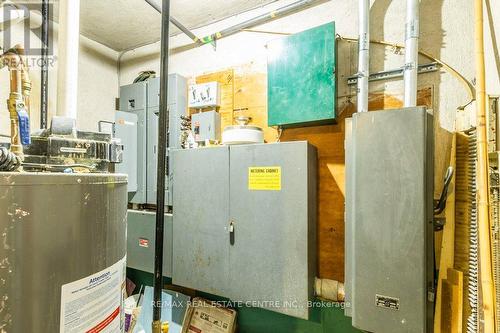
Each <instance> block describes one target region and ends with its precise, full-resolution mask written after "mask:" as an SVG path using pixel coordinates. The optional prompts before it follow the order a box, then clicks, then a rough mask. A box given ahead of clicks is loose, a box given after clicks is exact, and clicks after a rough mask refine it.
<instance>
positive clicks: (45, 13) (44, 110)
mask: <svg viewBox="0 0 500 333" xmlns="http://www.w3.org/2000/svg"><path fill="white" fill-rule="evenodd" d="M48 56H49V0H42V78H41V92H40V128H41V129H46V128H47V118H48V113H49V111H48V103H49V102H48V101H49V68H48V67H49V61H48Z"/></svg>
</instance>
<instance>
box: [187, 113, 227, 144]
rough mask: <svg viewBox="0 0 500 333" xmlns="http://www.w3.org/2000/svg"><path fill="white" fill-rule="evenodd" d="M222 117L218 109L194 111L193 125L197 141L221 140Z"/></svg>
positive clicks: (192, 116)
mask: <svg viewBox="0 0 500 333" xmlns="http://www.w3.org/2000/svg"><path fill="white" fill-rule="evenodd" d="M220 126H221V117H220V113H219V112H217V111H207V112H200V113H194V114H192V115H191V127H192V129H191V130H192V131H193V135H194V140H195V141H196V142H205V141H206V140H208V141H220V140H221V130H220Z"/></svg>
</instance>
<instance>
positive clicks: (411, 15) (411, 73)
mask: <svg viewBox="0 0 500 333" xmlns="http://www.w3.org/2000/svg"><path fill="white" fill-rule="evenodd" d="M419 5H420V1H419V0H407V4H406V32H405V67H404V84H405V97H404V106H405V107H411V106H417V69H418V38H419V33H420V31H419V30H420V28H419Z"/></svg>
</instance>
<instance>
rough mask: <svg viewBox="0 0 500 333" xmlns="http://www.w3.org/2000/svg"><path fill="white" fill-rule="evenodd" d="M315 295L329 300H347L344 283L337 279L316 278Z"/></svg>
mask: <svg viewBox="0 0 500 333" xmlns="http://www.w3.org/2000/svg"><path fill="white" fill-rule="evenodd" d="M314 295H315V296H317V297H319V298H322V299H325V300H328V301H334V302H343V301H344V300H345V289H344V284H343V283H341V282H338V281H335V280H328V279H318V278H316V279H315V280H314Z"/></svg>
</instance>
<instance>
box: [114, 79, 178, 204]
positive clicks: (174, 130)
mask: <svg viewBox="0 0 500 333" xmlns="http://www.w3.org/2000/svg"><path fill="white" fill-rule="evenodd" d="M168 80H169V88H168V108H169V130H168V131H169V149H174V148H180V135H181V122H182V121H181V116H185V115H187V112H188V109H187V81H186V79H185V78H183V77H182V76H180V75H177V74H170V75H169V76H168ZM160 83H161V81H160V78H154V79H149V80H148V81H146V82H139V83H134V84H131V85H126V86H123V87H121V88H120V111H121V112H130V113H134V114H135V115H136V116H137V128H136V131H137V153H136V157H135V158H133V157H132V154H127V149H128V148H127V146H126V145H125V147H124V150H125V152H124V160H123V163H122V165H121V167H119V168H121V169H123V170H124V171H127V174H129V173H130V172H131V170H134V169H135V170H137V176H136V178H137V188H136V189H135V188H134V187H133V186H130V187H129V201H130V202H131V203H135V204H156V188H157V186H156V177H157V173H156V170H157V160H158V153H157V152H158V118H159V110H160V99H159V94H160ZM119 117H121V113H120V112H119V113H117V115H116V123H117V122H118V120H119V119H120V118H119ZM122 118H123V117H122ZM124 130H125V129H124V128H123V129H122V131H121V132H120V133H116V137H117V138H120V139H122V140H123V141H126V140H124V139H125V138H126V137H130V136H131V134H130V133H124ZM119 135H120V136H122V137H120V136H119ZM167 155H168V153H167ZM169 163H170V165H171V164H172V161H171V159H170V158H169ZM129 177H131V176H130V174H129ZM170 179H171V175H169V177H167V181H166V182H167V184H166V185H167V186H166V187H167V190H166V193H165V195H166V198H167V203H168V204H169V205H171V204H172V198H171V196H170V195H169V184H170V182H169V180H170Z"/></svg>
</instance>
